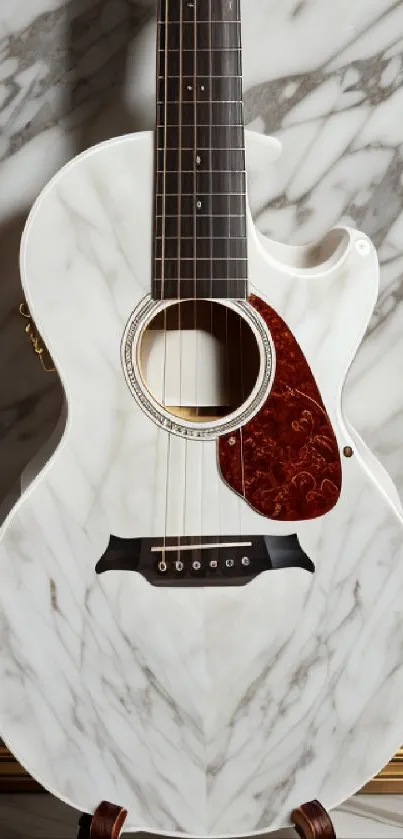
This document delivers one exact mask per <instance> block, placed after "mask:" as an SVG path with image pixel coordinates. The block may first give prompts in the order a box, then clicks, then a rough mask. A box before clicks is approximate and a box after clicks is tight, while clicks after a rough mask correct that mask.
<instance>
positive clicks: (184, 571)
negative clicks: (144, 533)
mask: <svg viewBox="0 0 403 839" xmlns="http://www.w3.org/2000/svg"><path fill="white" fill-rule="evenodd" d="M278 568H303V569H304V570H305V571H309V572H311V573H314V571H315V566H314V564H313V562H312V561H311V560H310V559H309V557H308V556H307V555H306V553H304V551H303V550H302V548H301V545H300V544H299V541H298V537H297V536H296V535H295V534H293V535H292V536H240V537H237V536H182V537H181V538H179V537H171V536H170V537H166V538H164V537H161V538H157V537H156V538H154V539H120V538H119V537H118V536H111V537H110V540H109V545H108V547H107V549H106V551H105V553H104V554H103V556H102V557H101V559H100V560H99V562H98V563H97V565H96V568H95V570H96V573H97V574H103V573H105V571H137V572H138V573H139V574H142V575H143V577H145V579H146V580H148V582H149V583H151V584H152V585H155V586H243V585H246V583H249V582H250V581H251V580H253V579H254V577H257V576H258V574H261V573H262V571H275V570H276V569H278Z"/></svg>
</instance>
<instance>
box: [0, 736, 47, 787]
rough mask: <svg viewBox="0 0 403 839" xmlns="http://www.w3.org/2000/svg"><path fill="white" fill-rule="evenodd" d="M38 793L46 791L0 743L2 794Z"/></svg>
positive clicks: (0, 782) (0, 784) (0, 785)
mask: <svg viewBox="0 0 403 839" xmlns="http://www.w3.org/2000/svg"><path fill="white" fill-rule="evenodd" d="M20 792H25V793H26V794H27V793H33V792H35V793H37V792H41V793H42V794H46V790H44V789H43V787H41V785H40V784H38V783H37V781H34V779H33V778H31V776H30V775H29V774H28V772H27V771H26V770H25V769H24V768H23V767H22V766H20V764H19V763H18V762H17V760H16V759H15V757H14V755H12V754H11V752H10V751H9V750H8V749H7V746H5V745H4V744H3V743H0V793H20Z"/></svg>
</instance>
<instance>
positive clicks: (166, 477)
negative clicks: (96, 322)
mask: <svg viewBox="0 0 403 839" xmlns="http://www.w3.org/2000/svg"><path fill="white" fill-rule="evenodd" d="M168 2H169V0H165V44H164V53H165V54H164V153H163V154H164V163H163V169H164V173H163V188H162V192H163V199H162V243H163V244H162V263H161V266H162V267H161V276H162V300H163V301H164V303H165V236H166V174H167V142H168V132H167V123H168V21H169V11H168ZM160 46H161V45H160ZM166 369H167V310H166V306H164V366H163V370H164V372H163V405H164V408H165V410H166ZM164 434H166V432H164ZM166 445H167V457H166V474H165V524H164V548H163V559H164V561H165V562H166V542H167V529H168V507H169V466H170V457H171V435H170V434H167V439H166Z"/></svg>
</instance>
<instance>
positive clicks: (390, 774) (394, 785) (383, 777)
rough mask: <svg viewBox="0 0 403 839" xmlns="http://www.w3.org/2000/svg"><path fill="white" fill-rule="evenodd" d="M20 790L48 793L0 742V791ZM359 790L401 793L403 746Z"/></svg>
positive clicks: (371, 793)
mask: <svg viewBox="0 0 403 839" xmlns="http://www.w3.org/2000/svg"><path fill="white" fill-rule="evenodd" d="M20 792H24V793H26V794H28V793H42V795H47V794H48V793H47V791H46V790H45V789H43V787H41V785H40V784H38V783H37V781H34V779H33V778H31V776H30V775H29V774H28V772H27V771H26V770H25V769H23V767H22V766H20V764H19V763H18V762H17V761H16V759H15V757H14V756H13V755H12V754H11V752H10V751H9V750H8V749H7V747H6V746H4V745H3V744H0V793H20ZM360 792H361V794H363V795H388V794H389V795H390V794H391V795H403V747H402V748H401V749H399V751H398V752H397V753H396V754H395V756H394V757H393V758H392V760H391V761H390V762H389V763H388V765H387V766H385V768H384V769H382V772H380V773H379V775H377V776H376V778H374V779H373V780H372V781H369V783H368V784H366V785H365V787H363V789H362V790H360Z"/></svg>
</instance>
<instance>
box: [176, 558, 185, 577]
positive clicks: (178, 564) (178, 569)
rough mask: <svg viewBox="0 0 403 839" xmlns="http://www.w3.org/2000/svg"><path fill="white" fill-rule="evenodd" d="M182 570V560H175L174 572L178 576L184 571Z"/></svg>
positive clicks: (183, 566)
mask: <svg viewBox="0 0 403 839" xmlns="http://www.w3.org/2000/svg"><path fill="white" fill-rule="evenodd" d="M184 569H185V565H184V563H183V562H182V560H181V559H177V560H176V562H175V571H176V572H177V573H178V574H181V573H182V571H184Z"/></svg>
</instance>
